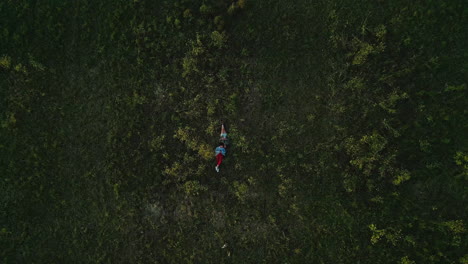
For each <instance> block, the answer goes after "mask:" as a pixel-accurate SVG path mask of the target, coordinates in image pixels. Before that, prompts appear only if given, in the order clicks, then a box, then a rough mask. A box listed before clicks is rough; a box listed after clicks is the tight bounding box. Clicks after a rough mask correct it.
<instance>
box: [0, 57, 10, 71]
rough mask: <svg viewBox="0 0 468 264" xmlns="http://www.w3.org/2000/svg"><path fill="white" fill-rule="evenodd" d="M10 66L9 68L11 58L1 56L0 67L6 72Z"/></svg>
mask: <svg viewBox="0 0 468 264" xmlns="http://www.w3.org/2000/svg"><path fill="white" fill-rule="evenodd" d="M10 66H11V58H10V57H9V56H6V55H4V56H2V57H1V58H0V67H1V68H4V69H7V70H8V69H10Z"/></svg>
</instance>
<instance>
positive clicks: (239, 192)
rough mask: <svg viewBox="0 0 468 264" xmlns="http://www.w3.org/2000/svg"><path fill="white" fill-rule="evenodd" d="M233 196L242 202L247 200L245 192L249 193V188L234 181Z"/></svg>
mask: <svg viewBox="0 0 468 264" xmlns="http://www.w3.org/2000/svg"><path fill="white" fill-rule="evenodd" d="M233 186H234V194H235V195H236V197H237V199H239V200H240V201H242V202H244V201H245V200H246V199H247V192H248V191H249V186H248V185H247V184H245V183H239V182H238V181H234V183H233Z"/></svg>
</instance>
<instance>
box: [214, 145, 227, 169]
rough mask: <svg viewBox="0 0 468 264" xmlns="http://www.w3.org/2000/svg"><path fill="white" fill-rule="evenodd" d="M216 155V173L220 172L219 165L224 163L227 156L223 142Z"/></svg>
mask: <svg viewBox="0 0 468 264" xmlns="http://www.w3.org/2000/svg"><path fill="white" fill-rule="evenodd" d="M215 155H216V167H215V170H216V172H219V165H221V162H223V158H224V156H226V148H225V147H224V143H223V142H221V143H219V146H218V147H217V148H216V149H215Z"/></svg>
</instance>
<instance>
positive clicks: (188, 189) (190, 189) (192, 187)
mask: <svg viewBox="0 0 468 264" xmlns="http://www.w3.org/2000/svg"><path fill="white" fill-rule="evenodd" d="M206 190H208V188H207V187H206V186H203V185H201V184H200V182H198V181H187V182H185V183H184V191H185V193H186V194H187V195H192V196H195V195H199V194H200V193H201V192H204V191H206Z"/></svg>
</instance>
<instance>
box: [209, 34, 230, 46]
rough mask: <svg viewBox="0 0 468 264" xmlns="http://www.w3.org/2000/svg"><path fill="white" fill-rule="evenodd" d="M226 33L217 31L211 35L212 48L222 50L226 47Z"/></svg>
mask: <svg viewBox="0 0 468 264" xmlns="http://www.w3.org/2000/svg"><path fill="white" fill-rule="evenodd" d="M226 38H227V37H226V33H224V32H223V33H220V32H219V31H213V32H212V33H211V41H212V43H213V46H215V47H217V48H222V47H224V46H225V45H226V41H227V39H226Z"/></svg>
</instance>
